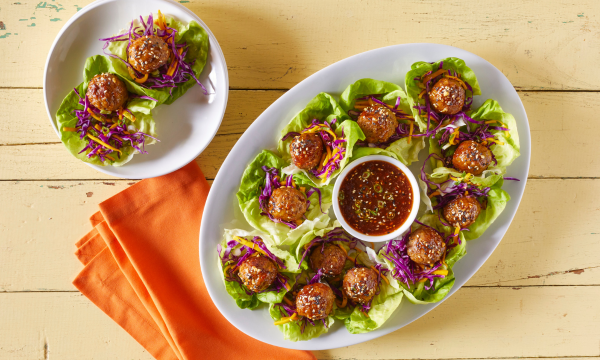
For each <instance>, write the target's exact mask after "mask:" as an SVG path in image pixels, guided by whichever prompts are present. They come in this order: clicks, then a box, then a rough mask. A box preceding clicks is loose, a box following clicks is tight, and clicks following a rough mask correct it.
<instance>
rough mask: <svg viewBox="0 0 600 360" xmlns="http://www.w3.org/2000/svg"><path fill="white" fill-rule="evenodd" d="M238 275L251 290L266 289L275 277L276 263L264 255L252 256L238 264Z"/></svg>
mask: <svg viewBox="0 0 600 360" xmlns="http://www.w3.org/2000/svg"><path fill="white" fill-rule="evenodd" d="M238 276H239V277H240V279H241V280H242V282H243V283H244V285H245V286H246V288H248V290H250V291H252V292H255V293H256V292H260V291H263V290H265V289H267V288H268V287H269V286H271V284H273V281H275V278H277V265H276V264H275V262H273V260H271V259H269V258H268V257H265V256H252V257H249V258H248V259H246V260H244V262H243V263H242V265H240V270H239V272H238Z"/></svg>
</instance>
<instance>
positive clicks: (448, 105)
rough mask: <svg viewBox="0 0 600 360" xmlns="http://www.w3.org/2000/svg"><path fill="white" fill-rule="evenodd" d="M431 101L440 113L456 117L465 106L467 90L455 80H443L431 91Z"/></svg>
mask: <svg viewBox="0 0 600 360" xmlns="http://www.w3.org/2000/svg"><path fill="white" fill-rule="evenodd" d="M429 101H431V105H432V106H433V109H434V110H435V111H437V112H438V113H441V114H448V115H454V114H456V113H458V112H459V111H460V110H462V108H463V106H464V105H465V89H463V87H462V86H461V85H460V83H459V82H458V81H456V80H454V79H449V78H441V79H440V80H439V81H438V82H437V83H435V85H433V88H431V90H429Z"/></svg>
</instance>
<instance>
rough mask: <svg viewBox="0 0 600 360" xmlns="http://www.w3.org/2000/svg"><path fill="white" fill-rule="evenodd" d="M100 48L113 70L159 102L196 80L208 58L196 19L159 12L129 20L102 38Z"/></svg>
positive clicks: (203, 34)
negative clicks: (123, 28) (121, 28)
mask: <svg viewBox="0 0 600 360" xmlns="http://www.w3.org/2000/svg"><path fill="white" fill-rule="evenodd" d="M100 41H104V42H105V43H104V47H103V51H104V53H105V54H106V55H108V56H110V57H111V58H112V60H113V65H114V67H115V70H116V73H117V74H119V75H120V76H121V77H124V78H128V79H131V80H133V81H135V82H137V83H139V84H141V86H143V87H144V88H145V89H147V91H148V92H149V93H150V96H152V97H153V98H155V99H157V100H158V101H159V102H160V103H165V104H171V103H173V102H174V101H175V100H177V99H178V98H179V97H181V96H182V95H183V94H185V92H186V91H187V90H188V89H190V88H191V87H192V86H194V84H196V83H197V84H198V85H200V87H201V88H202V90H203V91H204V94H208V92H207V90H206V88H205V87H204V85H202V83H201V82H200V81H199V80H198V77H200V74H201V73H202V70H203V69H204V66H205V65H206V59H207V57H208V47H209V40H208V34H207V32H206V30H204V29H203V28H202V27H201V26H200V25H199V24H198V23H197V22H195V21H190V22H189V23H188V24H184V23H183V22H181V21H178V20H175V19H173V18H171V17H165V16H164V15H163V14H162V13H161V12H160V11H159V12H158V16H157V18H156V20H155V19H154V18H153V16H152V14H150V15H149V16H147V17H145V18H144V17H141V16H140V18H139V21H136V20H132V21H131V24H130V26H129V29H128V30H127V31H122V32H121V34H119V35H116V36H112V37H109V38H105V39H100Z"/></svg>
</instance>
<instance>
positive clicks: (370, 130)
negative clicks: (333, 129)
mask: <svg viewBox="0 0 600 360" xmlns="http://www.w3.org/2000/svg"><path fill="white" fill-rule="evenodd" d="M356 122H357V123H358V126H360V129H361V130H362V131H363V133H365V136H366V137H367V138H366V141H367V142H369V143H373V144H377V143H382V142H386V141H388V139H389V138H390V137H391V136H392V135H394V134H395V133H396V128H397V127H398V120H396V115H394V113H393V112H392V110H390V109H388V108H387V107H383V106H369V107H368V108H366V109H365V110H363V112H362V113H361V114H360V116H359V117H358V120H357V121H356Z"/></svg>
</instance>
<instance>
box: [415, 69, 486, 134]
mask: <svg viewBox="0 0 600 360" xmlns="http://www.w3.org/2000/svg"><path fill="white" fill-rule="evenodd" d="M442 61H443V62H444V64H443V66H442V68H444V69H447V70H454V71H456V72H457V73H459V74H461V80H463V81H465V82H467V83H468V84H469V85H471V88H472V89H473V92H472V95H481V89H480V88H479V83H478V82H477V77H476V76H475V73H474V72H473V70H471V69H470V68H469V67H468V66H467V65H466V64H465V62H464V61H463V60H461V59H459V58H455V57H450V58H446V59H443V60H440V61H436V62H435V63H433V64H431V63H428V62H424V61H419V62H416V63H414V64H412V66H411V70H410V71H409V72H407V73H406V78H405V87H406V92H407V94H408V103H409V104H410V109H411V110H412V113H413V116H414V118H415V120H416V122H417V124H419V128H420V129H421V131H426V130H427V118H426V117H425V118H421V116H420V115H419V111H417V109H415V108H414V106H416V105H418V104H421V105H424V104H425V100H423V99H419V94H420V93H421V91H422V90H423V89H422V88H420V87H419V86H418V85H417V81H416V80H415V78H417V77H420V76H421V75H424V74H425V73H427V72H428V71H434V72H435V71H437V70H438V69H439V68H440V62H442ZM470 95H471V91H469V90H467V97H468V96H470Z"/></svg>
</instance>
